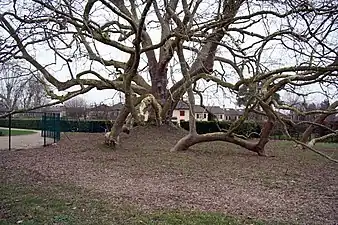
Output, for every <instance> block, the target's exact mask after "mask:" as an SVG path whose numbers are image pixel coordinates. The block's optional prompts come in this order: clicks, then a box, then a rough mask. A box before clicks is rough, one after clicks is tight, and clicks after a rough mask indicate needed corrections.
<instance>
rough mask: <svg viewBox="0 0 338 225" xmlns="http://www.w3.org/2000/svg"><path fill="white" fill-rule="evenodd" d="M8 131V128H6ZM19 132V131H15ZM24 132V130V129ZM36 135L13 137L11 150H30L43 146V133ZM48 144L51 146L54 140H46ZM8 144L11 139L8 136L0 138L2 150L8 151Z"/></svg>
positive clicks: (0, 148) (38, 132)
mask: <svg viewBox="0 0 338 225" xmlns="http://www.w3.org/2000/svg"><path fill="white" fill-rule="evenodd" d="M4 129H7V128H4ZM15 130H19V129H15ZM22 130H23V129H22ZM34 131H36V133H35V134H28V135H17V136H11V149H12V150H17V149H29V148H36V147H41V146H43V142H44V140H43V137H41V132H40V131H38V130H34ZM46 141H47V144H51V143H53V142H54V140H53V139H51V138H47V139H46ZM8 142H9V137H8V136H1V137H0V150H8Z"/></svg>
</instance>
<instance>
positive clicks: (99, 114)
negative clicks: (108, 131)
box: [88, 104, 111, 120]
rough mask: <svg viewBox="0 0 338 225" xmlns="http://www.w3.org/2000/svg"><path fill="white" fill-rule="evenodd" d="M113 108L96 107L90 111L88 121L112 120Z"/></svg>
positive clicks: (103, 105)
mask: <svg viewBox="0 0 338 225" xmlns="http://www.w3.org/2000/svg"><path fill="white" fill-rule="evenodd" d="M110 111H111V107H110V106H108V105H105V104H100V105H95V106H93V107H91V108H89V109H88V119H94V120H98V119H104V120H107V119H110V113H111V112H110Z"/></svg>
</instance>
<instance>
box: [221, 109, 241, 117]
mask: <svg viewBox="0 0 338 225" xmlns="http://www.w3.org/2000/svg"><path fill="white" fill-rule="evenodd" d="M243 113H244V111H243V110H242V109H231V108H226V109H224V120H237V119H239V118H240V117H241V116H242V115H243Z"/></svg>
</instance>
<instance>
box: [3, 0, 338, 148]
mask: <svg viewBox="0 0 338 225" xmlns="http://www.w3.org/2000/svg"><path fill="white" fill-rule="evenodd" d="M1 4H3V7H1V9H0V12H1V14H0V22H1V23H0V26H1V33H2V37H3V38H1V40H0V41H1V49H0V61H6V60H9V59H13V58H14V59H16V60H22V61H25V62H27V63H30V64H31V65H32V66H33V67H34V68H35V69H36V70H38V71H39V72H40V73H42V74H43V76H44V78H45V79H46V83H45V85H46V87H47V85H52V86H53V87H54V88H55V89H57V91H58V92H56V91H55V90H50V91H49V95H50V96H51V97H52V98H54V99H58V100H59V101H65V100H67V99H68V98H70V97H72V96H75V95H77V94H80V93H84V92H88V91H90V90H91V89H93V88H96V89H99V90H101V89H115V90H117V91H120V92H123V93H124V95H125V108H124V109H123V110H122V111H121V113H120V115H119V116H118V118H117V121H116V122H115V123H114V126H113V128H112V132H111V138H112V140H116V139H117V137H118V135H119V134H120V132H121V131H122V130H123V125H124V123H125V121H126V120H128V121H127V124H132V123H131V122H130V121H131V120H133V121H136V122H138V123H143V120H142V119H140V118H142V115H144V111H145V110H148V109H149V110H150V115H152V118H153V119H155V120H156V121H157V124H162V123H167V122H169V121H170V118H171V114H172V111H173V109H174V107H175V105H176V104H177V102H178V101H179V100H180V99H181V98H182V96H183V95H185V94H188V96H189V105H190V106H191V109H190V133H189V135H187V136H186V137H184V138H183V139H182V140H180V141H179V142H178V143H177V144H176V146H175V147H174V148H173V149H172V150H173V151H177V150H185V149H187V148H189V147H190V146H191V145H194V144H197V143H199V142H205V141H216V140H222V141H226V142H231V143H235V144H238V145H240V146H243V147H245V148H247V149H249V150H251V151H254V152H257V153H258V154H259V155H265V152H264V147H265V145H266V143H267V142H268V140H269V135H270V133H271V131H272V129H273V127H274V125H275V124H276V123H277V122H278V123H281V124H283V126H284V127H285V133H286V134H288V131H287V126H286V125H287V124H293V125H294V126H296V124H295V122H293V121H292V120H290V119H288V118H286V117H283V116H281V114H280V113H278V112H277V111H278V109H281V110H282V109H283V110H293V111H296V110H297V109H296V108H294V107H292V106H290V105H287V104H282V102H281V101H276V99H275V97H274V96H276V93H277V92H280V91H281V90H284V92H285V93H287V92H293V93H294V92H297V90H298V87H302V88H303V87H305V86H310V87H312V86H313V87H317V86H318V92H321V93H324V92H325V94H327V95H330V92H327V91H326V90H328V89H330V90H331V89H332V88H333V87H335V85H336V83H337V70H338V57H337V46H338V45H337V35H336V34H337V28H338V22H337V16H338V2H337V1H335V0H334V1H327V0H314V1H311V2H310V1H307V0H297V1H293V0H284V1H276V0H266V1H258V0H246V1H245V0H208V1H207V0H190V1H187V0H142V1H141V0H128V1H127V0H125V1H124V0H114V1H109V0H88V1H81V0H53V1H44V0H31V1H23V0H17V1H13V2H11V1H10V2H8V3H7V4H6V3H1ZM43 55H48V56H49V57H46V56H43ZM173 68H174V69H173ZM172 69H173V70H172ZM177 69H178V70H179V71H180V73H179V74H177V73H172V71H177ZM205 82H212V83H215V84H217V86H218V87H219V88H222V90H223V91H224V92H225V93H227V94H228V95H229V96H233V97H234V98H236V95H237V96H239V95H240V94H242V93H241V90H246V92H247V93H248V96H246V97H245V98H244V99H245V100H244V102H242V103H241V104H242V105H244V106H245V113H244V115H243V116H242V117H241V118H240V119H239V120H237V121H235V122H234V123H233V124H232V126H231V127H230V129H229V130H227V131H220V132H218V133H212V134H205V135H199V134H197V132H196V126H195V118H194V116H195V115H194V107H193V106H194V101H195V99H194V94H198V95H200V96H202V97H203V94H202V93H201V90H202V88H201V86H203V84H205ZM316 85H317V86H316ZM323 87H324V89H325V90H324V91H321V90H322V89H321V88H323ZM60 92H62V93H65V92H66V94H64V95H59V93H60ZM328 110H329V113H330V114H333V113H334V112H336V111H335V108H334V109H332V107H331V108H330V109H328ZM250 113H256V114H259V115H262V116H265V118H266V120H265V123H264V126H263V129H262V132H261V134H260V139H259V140H258V141H257V142H251V141H249V140H247V139H246V138H245V137H241V136H239V135H236V134H235V132H234V131H235V130H236V129H237V127H238V126H240V125H241V124H242V123H243V122H244V121H245V120H246V119H247V118H248V116H249V114H250ZM297 113H300V114H302V113H319V114H327V110H325V109H324V110H320V112H319V111H315V112H299V110H298V111H297ZM312 125H315V124H312ZM317 125H318V124H317ZM127 129H128V128H127ZM295 141H297V140H295ZM299 143H301V144H304V145H306V143H304V142H299ZM311 149H312V148H311Z"/></svg>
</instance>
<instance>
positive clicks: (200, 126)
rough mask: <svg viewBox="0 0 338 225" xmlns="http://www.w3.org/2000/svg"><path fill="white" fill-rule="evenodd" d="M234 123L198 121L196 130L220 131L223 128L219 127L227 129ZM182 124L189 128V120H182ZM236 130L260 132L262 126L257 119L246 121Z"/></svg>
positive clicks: (243, 132) (198, 131) (202, 131)
mask: <svg viewBox="0 0 338 225" xmlns="http://www.w3.org/2000/svg"><path fill="white" fill-rule="evenodd" d="M232 123H233V121H219V122H217V121H197V122H196V131H197V133H198V134H206V133H213V132H220V131H221V130H220V129H219V128H221V129H224V130H227V129H229V128H230V126H231V124H232ZM180 125H181V127H182V128H184V129H185V130H189V121H181V122H180ZM235 132H236V133H237V134H240V135H245V136H247V135H249V134H250V133H252V132H255V133H260V132H261V127H260V125H259V124H258V123H257V122H255V121H245V122H244V123H243V124H242V125H241V126H240V127H239V128H238V129H237V130H236V131H235Z"/></svg>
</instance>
